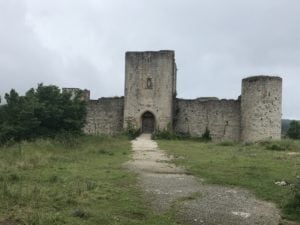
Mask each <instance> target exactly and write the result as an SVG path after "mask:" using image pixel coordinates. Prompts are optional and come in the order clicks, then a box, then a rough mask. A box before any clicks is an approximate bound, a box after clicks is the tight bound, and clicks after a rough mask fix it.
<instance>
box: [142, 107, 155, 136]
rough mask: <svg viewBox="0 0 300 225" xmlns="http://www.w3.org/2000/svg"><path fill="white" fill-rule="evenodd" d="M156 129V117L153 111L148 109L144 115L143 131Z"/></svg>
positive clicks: (151, 131) (147, 131)
mask: <svg viewBox="0 0 300 225" xmlns="http://www.w3.org/2000/svg"><path fill="white" fill-rule="evenodd" d="M154 130H155V117H154V115H153V114H152V113H151V112H149V111H147V112H145V113H144V114H143V115H142V132H143V133H153V132H154Z"/></svg>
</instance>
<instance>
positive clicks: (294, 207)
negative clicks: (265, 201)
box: [284, 177, 300, 219]
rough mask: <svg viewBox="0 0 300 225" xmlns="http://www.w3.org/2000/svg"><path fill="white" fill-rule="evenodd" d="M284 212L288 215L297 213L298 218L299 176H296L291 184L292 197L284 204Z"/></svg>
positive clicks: (299, 212) (299, 202) (299, 213)
mask: <svg viewBox="0 0 300 225" xmlns="http://www.w3.org/2000/svg"><path fill="white" fill-rule="evenodd" d="M284 210H285V212H286V213H287V214H288V215H289V214H290V215H298V217H296V218H298V219H300V177H297V178H296V182H295V184H294V186H293V197H292V198H291V199H290V201H289V202H288V204H287V205H286V206H285V209H284Z"/></svg>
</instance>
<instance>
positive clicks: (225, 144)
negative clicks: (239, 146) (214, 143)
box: [218, 141, 236, 146]
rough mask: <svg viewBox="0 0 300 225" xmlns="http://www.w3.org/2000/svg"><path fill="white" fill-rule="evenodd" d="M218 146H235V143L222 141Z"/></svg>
mask: <svg viewBox="0 0 300 225" xmlns="http://www.w3.org/2000/svg"><path fill="white" fill-rule="evenodd" d="M218 145H219V146H235V145H236V143H234V142H232V141H223V142H220V143H219V144H218Z"/></svg>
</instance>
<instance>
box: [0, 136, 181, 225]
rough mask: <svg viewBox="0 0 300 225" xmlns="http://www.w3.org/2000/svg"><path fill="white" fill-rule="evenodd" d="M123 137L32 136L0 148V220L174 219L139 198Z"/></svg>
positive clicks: (93, 222)
mask: <svg viewBox="0 0 300 225" xmlns="http://www.w3.org/2000/svg"><path fill="white" fill-rule="evenodd" d="M129 158H130V143H129V141H128V140H127V139H126V138H125V137H116V138H109V137H92V136H86V137H81V138H80V139H79V140H73V141H72V142H71V144H70V142H69V141H68V142H63V141H60V142H58V141H53V140H37V141H35V142H31V143H30V142H23V143H22V144H14V145H12V146H10V147H2V148H0V224H5V225H7V224H21V225H62V224H68V225H83V224H86V225H98V224H103V225H118V224H122V225H126V224H128V225H134V224H145V225H147V224H149V225H150V224H151V225H153V224H157V225H158V224H159V225H169V224H176V223H175V222H174V220H173V219H172V215H171V213H169V214H168V213H166V214H161V215H157V214H155V213H154V212H153V211H152V210H151V209H150V207H149V206H148V205H147V204H145V202H144V201H143V198H142V195H141V190H139V189H138V188H137V185H136V177H135V175H134V174H132V173H130V172H129V171H127V170H125V169H123V168H122V163H123V162H125V161H127V160H129Z"/></svg>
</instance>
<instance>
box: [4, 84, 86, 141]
mask: <svg viewBox="0 0 300 225" xmlns="http://www.w3.org/2000/svg"><path fill="white" fill-rule="evenodd" d="M5 100H6V102H7V104H5V105H1V106H0V142H1V143H4V142H6V141H8V140H17V141H19V140H23V139H32V138H36V137H41V136H42V137H54V136H55V135H57V134H58V133H63V132H68V133H77V134H78V133H80V132H81V129H82V128H83V126H84V123H85V116H86V103H85V101H83V100H82V92H81V91H78V92H76V93H67V92H61V90H60V89H59V88H58V87H56V86H53V85H49V86H44V85H43V84H39V85H38V87H37V89H33V88H32V89H30V90H29V91H27V92H26V94H25V96H19V94H18V93H17V92H16V91H15V90H13V89H12V90H11V91H10V93H9V94H6V95H5Z"/></svg>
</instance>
